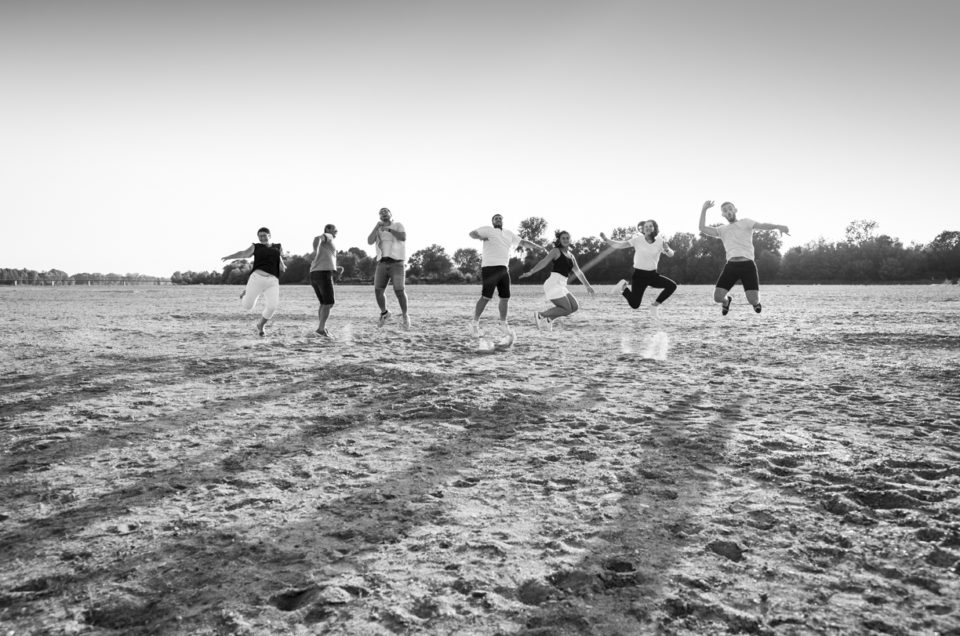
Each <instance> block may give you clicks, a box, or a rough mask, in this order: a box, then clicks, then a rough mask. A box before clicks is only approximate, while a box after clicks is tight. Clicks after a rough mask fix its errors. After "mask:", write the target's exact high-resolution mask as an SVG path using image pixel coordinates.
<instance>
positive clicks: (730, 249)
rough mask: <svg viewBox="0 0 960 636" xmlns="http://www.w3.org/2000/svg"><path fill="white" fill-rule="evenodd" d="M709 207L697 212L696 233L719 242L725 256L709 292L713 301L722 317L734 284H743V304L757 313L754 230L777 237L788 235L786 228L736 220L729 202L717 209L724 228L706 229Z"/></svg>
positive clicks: (710, 206)
mask: <svg viewBox="0 0 960 636" xmlns="http://www.w3.org/2000/svg"><path fill="white" fill-rule="evenodd" d="M712 207H713V201H705V202H704V204H703V208H701V210H700V233H701V234H704V235H705V236H713V237H715V238H718V239H720V240H721V241H723V249H724V252H726V255H727V264H726V265H724V267H723V271H722V272H720V278H718V279H717V287H716V289H714V290H713V301H714V302H717V303H720V304H721V305H722V307H723V309H722V313H723V315H724V316H726V315H727V312H728V311H730V302H731V301H732V300H733V298H732V297H731V296H730V290H731V289H733V286H734V285H736V284H737V281H740V282H742V283H743V291H744V293H745V294H746V296H747V302H749V303H750V304H751V305H753V310H754V311H756V312H757V313H758V314H759V313H760V310H761V307H760V275H759V273H758V272H757V264H756V263H755V262H754V256H753V231H754V230H779V232H780V233H781V234H789V233H790V228H788V227H787V226H786V225H776V224H774V223H757V222H756V221H754V220H752V219H740V220H739V221H738V220H737V208H736V206H735V205H733V204H732V203H730V202H729V201H728V202H726V203H724V204H722V205H721V206H720V213H721V214H722V215H723V218H725V219H726V220H727V221H728V224H727V225H723V226H718V227H709V226H707V210H709V209H710V208H712Z"/></svg>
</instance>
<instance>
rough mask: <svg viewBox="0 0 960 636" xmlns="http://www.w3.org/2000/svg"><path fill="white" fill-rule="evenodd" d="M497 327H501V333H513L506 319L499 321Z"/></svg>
mask: <svg viewBox="0 0 960 636" xmlns="http://www.w3.org/2000/svg"><path fill="white" fill-rule="evenodd" d="M497 329H499V330H500V332H501V333H505V334H509V333H511V330H510V325H508V324H507V321H506V320H501V321H500V322H498V323H497Z"/></svg>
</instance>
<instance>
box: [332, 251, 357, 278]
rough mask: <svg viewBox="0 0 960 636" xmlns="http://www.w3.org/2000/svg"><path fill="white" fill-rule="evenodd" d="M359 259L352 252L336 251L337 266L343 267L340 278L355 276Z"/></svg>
mask: <svg viewBox="0 0 960 636" xmlns="http://www.w3.org/2000/svg"><path fill="white" fill-rule="evenodd" d="M359 263H360V259H359V258H357V255H356V254H354V253H353V252H337V267H342V268H343V273H342V274H341V277H342V278H347V279H351V278H356V276H357V265H358V264H359Z"/></svg>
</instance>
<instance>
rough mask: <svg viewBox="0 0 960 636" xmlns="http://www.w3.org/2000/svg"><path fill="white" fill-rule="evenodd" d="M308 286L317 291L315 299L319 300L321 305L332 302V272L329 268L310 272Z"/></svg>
mask: <svg viewBox="0 0 960 636" xmlns="http://www.w3.org/2000/svg"><path fill="white" fill-rule="evenodd" d="M310 286H311V287H313V291H315V292H316V293H317V300H319V301H320V304H321V305H332V304H334V302H335V300H334V297H333V272H331V271H330V270H321V271H319V272H310Z"/></svg>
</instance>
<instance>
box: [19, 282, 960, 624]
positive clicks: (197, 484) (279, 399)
mask: <svg viewBox="0 0 960 636" xmlns="http://www.w3.org/2000/svg"><path fill="white" fill-rule="evenodd" d="M571 289H572V290H573V291H574V292H575V293H576V294H577V295H578V296H580V297H581V299H582V301H583V308H582V311H581V312H579V313H578V314H576V315H575V316H573V317H571V318H569V319H567V320H566V321H565V324H563V325H562V327H561V328H559V329H557V330H556V331H554V332H551V333H541V332H538V331H536V329H535V328H534V327H533V326H532V325H531V320H530V315H531V313H532V311H533V309H534V308H537V307H543V306H545V304H544V302H543V301H542V299H541V298H542V297H541V296H540V293H539V288H537V287H515V295H514V299H513V301H512V309H513V321H514V324H515V325H516V332H517V340H516V342H515V343H514V345H513V346H512V347H511V348H509V349H507V350H505V351H494V352H482V351H478V349H477V341H476V339H473V338H470V337H468V335H467V334H468V331H467V321H468V317H469V316H470V315H471V313H472V309H473V304H474V302H475V300H476V298H477V296H478V289H477V288H475V287H429V286H416V287H410V288H409V293H410V303H411V307H412V315H413V318H414V325H413V329H412V330H410V331H404V330H402V329H401V328H400V326H399V325H398V324H397V321H396V320H394V321H393V322H391V323H389V324H388V325H387V326H385V327H384V328H383V329H378V328H377V327H376V314H377V312H376V306H375V304H374V300H373V291H372V289H371V288H370V287H347V286H341V287H339V288H338V290H337V293H338V295H339V296H338V304H337V305H336V306H335V307H334V311H333V314H332V317H331V319H330V323H329V326H330V328H331V329H332V330H333V331H334V332H335V333H336V335H337V336H338V340H337V341H335V342H328V341H323V340H321V339H317V338H314V337H311V332H312V330H313V329H315V327H316V322H315V321H316V318H315V315H316V301H315V299H314V298H313V296H312V291H311V290H310V289H309V288H308V287H284V288H283V289H282V293H281V313H280V314H279V315H278V316H277V319H276V321H274V322H273V323H272V324H271V325H270V327H269V329H268V335H267V337H265V338H263V339H261V338H258V337H256V336H254V334H253V328H252V327H253V322H254V317H253V316H252V315H244V314H242V313H241V312H240V310H239V303H238V301H237V296H238V294H239V292H240V288H239V287H206V288H204V287H190V288H177V287H114V288H107V287H83V288H25V287H19V288H3V289H0V303H2V306H3V314H4V325H3V327H2V329H0V375H2V389H0V409H2V411H0V413H2V415H0V443H2V449H3V455H2V458H0V488H2V490H0V633H2V634H6V633H9V634H48V633H49V634H58V633H96V634H114V633H115V634H147V633H150V634H153V633H158V634H287V633H290V634H310V633H323V634H345V635H347V634H348V635H360V634H483V635H493V634H527V635H533V634H539V635H546V634H645V633H666V634H710V633H728V632H729V633H739V632H745V633H756V634H807V633H881V634H951V633H952V634H960V565H958V559H960V289H958V288H957V287H953V286H928V287H923V286H917V287H774V286H768V287H766V288H765V289H764V291H763V294H764V296H763V300H764V312H763V314H761V315H757V314H755V313H754V312H753V311H752V310H751V308H750V307H749V306H748V305H747V304H746V303H745V301H744V299H743V296H742V293H741V292H740V290H739V288H738V289H737V290H735V291H736V292H737V299H736V302H735V303H734V306H733V309H732V311H731V313H730V315H729V316H727V317H726V318H722V317H721V316H720V310H719V308H718V306H716V305H714V304H712V302H711V291H712V290H711V288H708V287H693V286H687V287H680V289H679V291H678V293H677V295H676V296H675V297H674V299H672V300H671V301H670V302H669V303H668V304H667V305H666V306H665V308H664V310H663V321H662V325H661V327H659V328H658V327H656V326H655V325H654V324H652V323H651V322H650V321H649V316H648V314H647V309H646V306H644V308H643V309H641V310H640V311H637V312H632V311H630V310H629V308H628V307H627V305H626V303H625V302H624V301H623V300H622V299H621V298H619V297H617V296H614V295H611V294H610V288H609V287H607V288H605V289H601V291H600V294H599V295H598V296H597V297H596V298H593V299H590V298H587V297H586V294H585V293H584V290H583V288H582V287H580V286H574V287H572V288H571ZM647 302H649V299H648V301H647ZM388 303H389V305H390V307H391V308H392V309H395V308H396V300H395V298H393V296H392V294H390V293H388ZM495 304H496V303H495V302H494V303H492V304H491V305H490V306H488V308H487V313H486V316H485V320H484V324H485V325H487V326H490V327H492V325H493V322H494V316H495V309H496V307H495Z"/></svg>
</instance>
